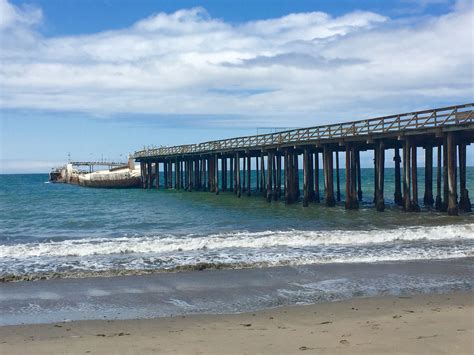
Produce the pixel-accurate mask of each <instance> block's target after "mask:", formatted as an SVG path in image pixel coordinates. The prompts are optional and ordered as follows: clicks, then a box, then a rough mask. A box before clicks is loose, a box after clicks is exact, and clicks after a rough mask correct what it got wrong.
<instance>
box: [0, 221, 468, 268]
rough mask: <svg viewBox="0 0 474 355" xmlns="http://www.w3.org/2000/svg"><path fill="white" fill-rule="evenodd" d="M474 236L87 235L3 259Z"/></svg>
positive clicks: (450, 231)
mask: <svg viewBox="0 0 474 355" xmlns="http://www.w3.org/2000/svg"><path fill="white" fill-rule="evenodd" d="M472 239H474V224H462V225H449V226H432V227H407V228H398V229H374V230H365V231H358V230H352V231H347V230H335V231H329V230H326V231H303V230H288V231H263V232H248V231H238V232H229V233H218V234H210V235H195V234H187V235H182V236H173V235H158V236H125V237H118V238H83V239H74V240H63V241H46V242H38V243H25V244H15V245H3V246H1V247H0V259H1V258H6V259H27V258H31V257H64V256H77V257H84V256H97V255H112V254H150V253H151V254H162V253H173V252H183V251H188V252H192V251H200V250H201V251H212V250H214V251H219V250H223V249H235V248H239V249H241V248H251V249H263V250H265V249H269V248H277V247H288V248H306V247H318V246H321V247H327V246H332V245H334V246H364V245H371V244H373V245H377V244H387V243H391V244H393V243H404V242H405V243H409V242H416V241H446V240H448V241H462V240H472Z"/></svg>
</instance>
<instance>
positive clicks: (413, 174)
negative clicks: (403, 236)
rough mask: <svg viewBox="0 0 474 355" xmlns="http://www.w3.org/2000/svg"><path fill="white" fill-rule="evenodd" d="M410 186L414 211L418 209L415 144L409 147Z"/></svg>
mask: <svg viewBox="0 0 474 355" xmlns="http://www.w3.org/2000/svg"><path fill="white" fill-rule="evenodd" d="M411 187H412V196H413V200H412V203H411V204H412V210H413V211H415V212H419V211H420V205H419V204H418V167H417V158H416V145H413V146H412V147H411Z"/></svg>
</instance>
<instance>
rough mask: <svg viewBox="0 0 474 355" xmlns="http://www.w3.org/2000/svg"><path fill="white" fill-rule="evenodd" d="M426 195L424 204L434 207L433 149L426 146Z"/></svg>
mask: <svg viewBox="0 0 474 355" xmlns="http://www.w3.org/2000/svg"><path fill="white" fill-rule="evenodd" d="M424 148H425V194H424V196H423V204H424V205H425V206H427V207H432V206H433V203H434V199H433V147H432V146H431V145H428V146H425V147H424Z"/></svg>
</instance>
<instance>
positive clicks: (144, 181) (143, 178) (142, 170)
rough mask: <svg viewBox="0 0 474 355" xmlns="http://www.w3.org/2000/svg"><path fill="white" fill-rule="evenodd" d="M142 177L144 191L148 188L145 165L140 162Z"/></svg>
mask: <svg viewBox="0 0 474 355" xmlns="http://www.w3.org/2000/svg"><path fill="white" fill-rule="evenodd" d="M140 175H141V178H142V189H144V188H145V187H146V175H145V163H144V162H142V161H141V162H140Z"/></svg>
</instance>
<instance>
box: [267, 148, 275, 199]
mask: <svg viewBox="0 0 474 355" xmlns="http://www.w3.org/2000/svg"><path fill="white" fill-rule="evenodd" d="M273 154H274V153H273V152H268V155H267V196H266V197H267V202H270V201H271V200H272V197H273V191H272V190H273V189H272V187H273Z"/></svg>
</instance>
